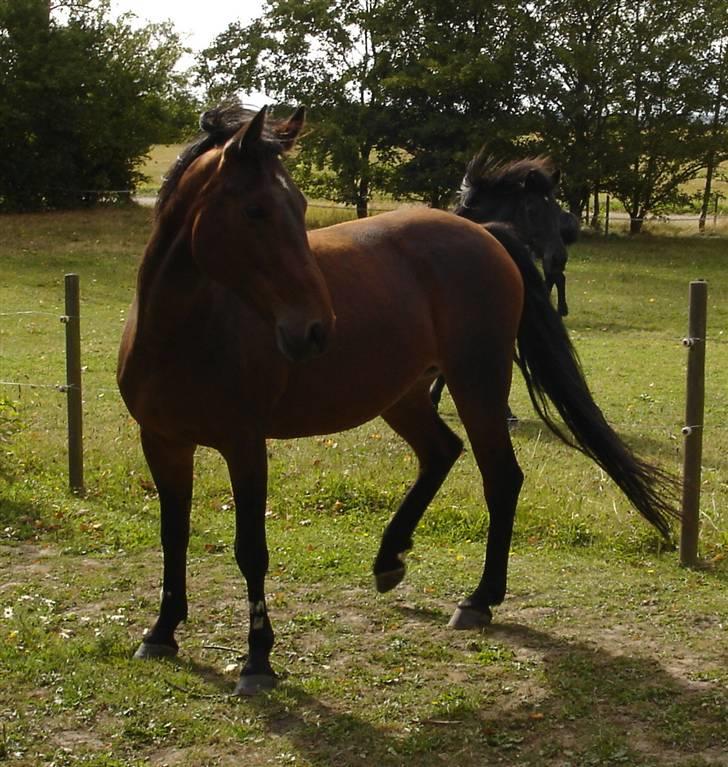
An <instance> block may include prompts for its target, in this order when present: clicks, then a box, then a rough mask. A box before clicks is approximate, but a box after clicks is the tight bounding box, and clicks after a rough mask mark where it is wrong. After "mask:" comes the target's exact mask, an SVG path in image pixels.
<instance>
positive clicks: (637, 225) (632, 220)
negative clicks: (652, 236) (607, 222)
mask: <svg viewBox="0 0 728 767" xmlns="http://www.w3.org/2000/svg"><path fill="white" fill-rule="evenodd" d="M644 222H645V220H644V217H643V216H641V215H639V213H638V214H637V215H636V216H634V215H632V214H631V213H630V215H629V233H630V234H639V233H640V232H641V231H642V224H644Z"/></svg>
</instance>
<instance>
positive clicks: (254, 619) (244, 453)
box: [224, 438, 277, 695]
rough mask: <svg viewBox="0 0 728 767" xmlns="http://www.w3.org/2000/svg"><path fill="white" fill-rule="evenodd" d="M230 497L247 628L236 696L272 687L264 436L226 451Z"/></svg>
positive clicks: (271, 638) (273, 676)
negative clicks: (245, 596)
mask: <svg viewBox="0 0 728 767" xmlns="http://www.w3.org/2000/svg"><path fill="white" fill-rule="evenodd" d="M224 455H225V459H226V461H227V464H228V469H229V471H230V480H231V482H232V488H233V496H234V498H235V559H236V561H237V563H238V567H239V568H240V572H241V573H242V574H243V577H244V578H245V581H246V584H247V588H248V606H249V612H250V627H249V630H248V658H247V660H246V662H245V665H244V666H243V670H242V671H241V672H240V679H239V680H238V683H237V686H236V687H235V694H236V695H255V694H256V693H258V692H261V691H263V690H270V689H272V688H273V687H275V685H276V681H277V680H276V675H275V673H274V671H273V669H272V667H271V665H270V652H271V650H272V648H273V639H274V635H273V627H272V626H271V622H270V619H269V617H268V609H267V607H266V603H265V576H266V573H267V572H268V545H267V542H266V535H265V503H266V493H267V476H268V460H267V454H266V445H265V439H263V438H260V439H256V440H250V441H249V442H247V444H245V445H244V446H237V447H236V448H235V449H233V450H230V451H225V453H224Z"/></svg>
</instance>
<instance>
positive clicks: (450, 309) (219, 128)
mask: <svg viewBox="0 0 728 767" xmlns="http://www.w3.org/2000/svg"><path fill="white" fill-rule="evenodd" d="M302 124H303V113H302V110H299V111H298V112H296V113H295V114H294V115H293V116H292V117H291V118H290V119H288V120H287V121H285V122H280V123H272V122H271V121H268V120H267V118H266V111H265V109H264V110H262V111H261V112H259V113H258V114H257V115H256V116H254V117H253V118H252V119H248V118H244V117H243V116H242V115H237V116H236V115H235V114H233V113H229V112H217V113H211V114H208V115H206V116H205V118H204V121H203V127H205V128H206V129H207V131H208V133H207V135H206V136H205V137H204V138H203V139H202V140H200V141H198V142H197V143H196V144H194V145H192V147H190V148H189V150H188V151H187V152H186V153H185V154H184V155H183V156H182V157H181V158H180V160H179V162H178V165H177V167H176V168H175V169H174V171H173V172H172V174H171V175H170V177H169V178H168V180H167V182H166V183H165V185H164V187H163V189H162V192H161V194H160V200H159V205H158V209H157V215H156V220H155V225H154V230H153V233H152V236H151V239H150V241H149V244H148V246H147V249H146V252H145V255H144V258H143V261H142V264H141V267H140V269H139V277H138V285H137V295H136V300H135V303H134V305H133V307H132V311H131V312H130V316H129V320H128V322H127V326H126V329H125V332H124V336H123V340H122V343H121V349H120V354H119V368H118V380H119V387H120V390H121V392H122V395H123V397H124V400H125V402H126V404H127V406H128V408H129V410H130V412H131V413H132V415H133V416H134V418H135V419H136V420H137V421H138V422H139V424H140V426H141V440H142V445H143V449H144V454H145V456H146V459H147V461H148V464H149V467H150V469H151V472H152V476H153V478H154V482H155V484H156V486H157V488H158V491H159V501H160V509H161V539H162V547H163V551H164V571H163V589H162V599H161V606H160V610H159V616H158V619H157V621H156V622H155V624H154V626H153V627H152V628H151V630H150V631H149V632H148V633H147V634H146V635H145V637H144V640H143V642H142V644H141V646H140V647H139V649H138V651H137V656H138V657H156V656H164V655H173V654H175V653H176V652H177V650H178V645H177V642H176V640H175V637H174V634H175V630H176V628H177V626H178V624H179V623H180V622H181V621H183V620H184V619H185V618H186V616H187V596H186V552H187V545H188V540H189V532H190V524H189V523H190V505H191V496H192V475H193V455H194V452H195V448H196V446H197V445H209V446H211V447H213V448H216V449H217V450H218V451H219V452H220V453H221V454H222V455H223V456H224V458H225V460H226V462H227V465H228V468H229V472H230V478H231V482H232V488H233V494H234V498H235V521H236V535H235V557H236V560H237V562H238V565H239V567H240V570H241V572H242V574H243V576H244V578H245V580H246V582H247V588H248V597H249V605H250V628H249V634H248V644H249V656H248V658H247V661H246V663H245V665H244V668H243V669H242V672H241V675H240V679H239V681H238V684H237V687H236V692H237V693H238V694H251V693H254V692H256V691H257V690H260V689H266V688H270V687H271V686H273V684H274V683H275V679H276V677H275V674H274V672H273V670H272V668H271V666H270V662H269V655H270V651H271V648H272V646H273V629H272V627H271V622H270V619H269V617H268V613H267V609H266V602H265V590H264V580H265V576H266V571H267V568H268V551H267V547H266V533H265V504H266V477H267V461H266V458H267V456H266V438H275V437H286V438H287V437H297V436H306V435H314V434H323V433H329V432H335V431H338V430H341V429H347V428H350V427H353V426H356V425H358V424H361V423H363V422H365V421H367V420H369V419H371V418H374V417H375V416H377V415H380V414H381V415H382V417H383V418H384V419H385V421H386V422H387V423H388V424H389V425H390V426H391V427H392V428H393V429H394V430H395V431H396V432H397V433H399V434H400V435H401V436H402V437H403V438H404V439H405V440H406V441H407V442H408V443H409V444H410V445H411V446H412V448H413V450H414V451H415V453H416V454H417V457H418V459H419V475H418V477H417V479H416V481H415V482H414V484H413V486H412V488H411V489H410V491H409V493H408V494H407V496H406V497H405V499H404V500H403V502H402V504H401V506H400V508H399V509H398V510H397V512H396V513H395V515H394V517H393V519H392V520H391V522H390V524H389V526H388V527H387V529H386V531H385V533H384V536H383V539H382V542H381V546H380V549H379V553H378V555H377V558H376V560H375V563H374V573H375V577H376V584H377V587H378V589H379V590H380V591H387V590H389V589H391V588H393V587H394V586H396V585H397V584H398V583H399V582H400V581H401V580H402V578H403V577H404V574H405V570H404V564H403V562H402V556H403V554H404V553H405V552H406V551H407V550H408V549H410V548H411V546H412V535H413V532H414V529H415V527H416V525H417V522H418V521H419V519H420V517H421V516H422V514H423V513H424V511H425V508H426V507H427V505H428V504H429V502H430V501H431V499H432V498H433V496H434V495H435V493H436V492H437V490H438V488H439V487H440V485H441V484H442V482H443V480H444V479H445V476H446V475H447V473H448V471H449V469H450V467H451V466H452V464H453V463H454V461H455V460H456V459H457V457H458V455H459V454H460V452H461V449H462V442H461V440H460V439H459V438H458V437H457V436H456V435H455V434H454V433H453V432H452V431H451V430H450V429H449V428H448V427H447V426H446V425H445V423H444V422H443V421H442V420H441V419H440V417H439V416H438V415H437V413H436V411H435V409H434V408H433V406H432V403H431V402H430V398H429V394H428V389H429V386H430V383H431V382H432V380H433V378H434V377H435V375H437V374H438V373H439V372H440V371H442V372H443V373H444V374H445V376H446V377H447V381H448V385H449V386H450V390H451V393H452V397H453V400H454V402H455V404H456V407H457V410H458V413H459V415H460V417H461V418H462V421H463V424H464V426H465V429H466V431H467V435H468V437H469V439H470V443H471V445H472V449H473V453H474V455H475V457H476V459H477V462H478V466H479V468H480V471H481V473H482V476H483V485H484V490H485V498H486V501H487V505H488V509H489V512H490V516H491V524H490V529H489V532H488V543H487V552H486V563H485V569H484V572H483V576H482V578H481V580H480V583H479V585H478V586H477V588H476V589H475V590H474V592H473V593H472V594H471V596H470V597H469V598H468V599H466V600H465V601H464V602H463V603H461V604H460V605H459V607H458V609H457V610H456V613H455V615H454V617H453V620H452V625H454V626H456V627H458V628H468V627H475V626H482V625H485V624H486V623H487V622H488V621H489V620H490V617H491V611H490V606H491V605H495V604H499V603H500V602H501V601H502V600H503V598H504V595H505V591H506V570H507V562H508V550H509V546H510V538H511V531H512V526H513V518H514V514H515V509H516V501H517V498H518V494H519V490H520V487H521V483H522V477H523V475H522V473H521V470H520V468H519V466H518V463H517V461H516V458H515V455H514V452H513V448H512V446H511V439H510V436H509V433H508V428H507V425H506V418H505V414H506V407H507V401H508V391H509V386H510V381H511V369H512V363H513V347H514V344H515V343H516V339H517V338H518V342H519V348H520V352H519V354H520V362H521V365H522V366H523V369H524V375H525V376H526V380H527V382H528V385H529V390H530V391H531V393H532V396H533V397H534V400H535V402H536V403H537V405H538V406H539V408H540V410H541V412H542V414H543V416H544V418H545V419H546V420H547V422H548V423H549V424H550V425H551V426H552V427H553V428H558V427H557V426H556V424H555V423H554V422H553V420H552V419H551V418H550V416H549V414H548V412H545V411H544V408H543V405H544V403H545V402H546V398H548V399H550V400H551V401H552V402H553V403H554V404H555V405H556V407H557V409H558V410H559V412H560V414H561V415H562V417H563V418H564V420H565V422H566V424H567V426H568V428H569V430H570V431H571V432H572V434H573V435H574V438H575V440H576V444H577V446H578V447H579V448H580V449H582V450H583V451H584V452H586V453H587V454H589V455H590V456H592V457H593V458H594V459H595V460H597V461H598V462H599V464H600V465H601V466H603V467H604V468H605V470H606V471H607V472H608V473H609V474H610V475H611V476H612V477H614V478H615V480H616V481H617V482H618V483H619V485H620V487H622V488H623V489H624V491H625V492H626V493H627V495H628V497H629V498H630V500H631V501H632V502H633V503H634V504H635V505H636V506H637V508H638V509H639V511H640V512H641V513H642V514H643V515H644V516H645V517H646V518H647V519H648V520H649V521H650V522H652V523H653V524H655V525H656V526H657V527H658V528H659V529H660V530H661V531H662V532H663V533H664V534H667V533H668V521H667V517H668V515H669V514H671V513H672V510H671V507H670V506H669V504H668V503H666V502H665V501H664V500H662V498H661V496H660V485H661V481H662V475H661V474H660V472H659V471H657V470H655V469H654V468H653V467H651V466H649V465H647V464H644V463H642V462H641V461H639V460H638V459H636V458H635V457H634V456H633V455H632V454H631V453H630V452H629V450H628V449H627V448H626V447H625V446H624V445H623V443H622V442H621V441H620V440H619V438H618V437H617V436H616V434H614V432H613V431H612V430H611V428H610V427H609V426H608V425H607V424H606V422H605V421H604V418H603V417H602V415H601V412H600V411H599V409H598V408H597V406H596V405H595V404H594V402H593V400H592V398H591V396H590V395H589V391H588V388H587V387H586V383H585V382H584V379H583V376H582V374H581V371H580V369H579V367H578V363H577V362H576V359H575V357H574V352H573V350H572V348H571V346H570V345H569V342H568V337H567V336H566V333H565V331H564V330H563V325H562V324H561V320H560V318H559V317H558V315H557V314H556V312H555V311H554V310H553V309H552V308H551V306H550V304H549V302H548V299H547V296H546V292H545V291H544V289H543V282H542V280H541V278H540V276H539V273H538V270H537V269H536V268H535V267H534V266H533V263H532V260H531V257H530V255H529V253H528V251H526V250H525V249H524V248H523V247H522V246H520V245H519V243H518V241H517V239H515V238H514V239H513V242H510V244H509V245H508V248H509V250H511V249H512V252H511V253H510V255H509V252H507V251H506V248H505V247H504V246H503V245H501V244H500V243H499V242H498V240H496V239H495V238H494V237H493V236H491V235H490V234H489V233H488V232H486V231H485V230H484V229H483V227H481V226H478V225H477V224H474V223H472V222H470V221H466V220H464V219H462V218H458V217H456V216H453V215H451V214H448V213H444V212H439V211H434V210H428V209H421V210H406V211H398V212H393V213H389V214H385V215H381V216H377V217H375V218H372V219H368V220H363V221H356V222H351V223H346V224H341V225H338V226H333V227H330V228H328V229H323V230H319V231H315V232H312V233H311V234H310V235H309V236H307V234H306V230H305V227H304V210H305V200H304V198H303V196H302V195H301V193H300V192H299V191H298V189H297V188H296V186H295V185H294V183H293V181H292V180H291V177H290V176H289V175H288V173H287V172H286V170H285V167H284V166H283V164H282V163H281V160H280V155H281V154H282V153H284V152H285V151H286V150H287V149H289V148H290V147H291V146H292V145H293V143H294V141H295V139H296V136H297V135H298V133H299V131H300V130H301V127H302ZM506 241H507V242H508V238H507V236H506ZM544 318H545V319H544ZM324 352H325V353H324Z"/></svg>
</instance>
